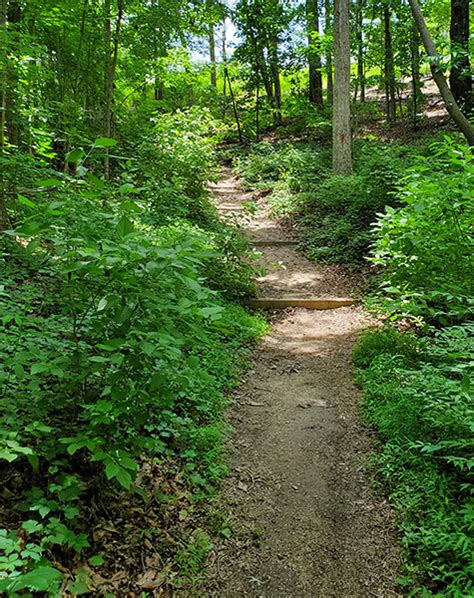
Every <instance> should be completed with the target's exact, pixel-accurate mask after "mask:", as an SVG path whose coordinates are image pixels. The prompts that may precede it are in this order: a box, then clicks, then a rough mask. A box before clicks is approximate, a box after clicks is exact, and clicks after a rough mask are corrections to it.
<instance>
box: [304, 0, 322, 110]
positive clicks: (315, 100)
mask: <svg viewBox="0 0 474 598" xmlns="http://www.w3.org/2000/svg"><path fill="white" fill-rule="evenodd" d="M306 21H307V34H308V66H309V101H310V102H311V103H312V104H315V106H317V107H318V108H322V107H323V77H322V73H321V41H320V39H319V7H318V0H306Z"/></svg>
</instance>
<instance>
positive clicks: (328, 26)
mask: <svg viewBox="0 0 474 598" xmlns="http://www.w3.org/2000/svg"><path fill="white" fill-rule="evenodd" d="M324 12H325V15H324V31H325V33H326V35H328V34H330V33H331V32H332V19H331V0H325V2H324ZM326 78H327V99H328V102H329V103H330V104H332V100H333V93H334V92H333V88H334V85H333V77H332V47H331V44H329V43H328V44H327V50H326Z"/></svg>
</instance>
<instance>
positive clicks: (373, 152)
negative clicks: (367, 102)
mask: <svg viewBox="0 0 474 598" xmlns="http://www.w3.org/2000/svg"><path fill="white" fill-rule="evenodd" d="M421 149H423V148H421ZM416 151H418V148H416V147H413V148H409V147H407V146H403V145H398V144H393V145H386V144H382V143H380V142H375V141H365V140H364V141H361V142H357V143H355V147H354V153H355V168H356V174H354V175H352V176H351V177H333V176H331V154H330V151H329V150H328V148H325V147H324V145H323V146H322V147H321V145H318V146H316V145H315V144H314V143H311V142H306V143H302V142H293V143H290V142H281V143H273V144H271V143H268V142H262V143H260V144H258V145H256V146H253V147H252V148H251V149H250V151H249V152H248V153H246V154H244V155H243V156H241V157H239V158H238V160H237V162H236V170H237V172H238V173H239V174H240V175H241V176H242V177H243V179H244V181H245V182H246V184H247V185H248V186H250V187H251V188H253V189H259V190H262V191H265V192H270V198H269V199H270V202H271V204H272V206H273V211H274V213H275V214H277V215H279V216H281V217H285V218H293V219H295V222H296V225H297V227H298V228H299V230H300V233H301V241H302V243H301V247H302V249H303V250H304V251H305V252H306V253H307V255H308V256H309V257H310V258H311V259H314V260H316V261H321V262H328V263H334V262H339V263H344V264H348V265H352V266H357V265H360V264H363V263H364V261H365V257H366V256H367V253H368V251H369V248H370V245H371V243H372V240H373V231H372V230H371V224H372V223H373V222H374V221H375V220H376V213H377V212H380V211H382V210H383V209H384V208H385V206H386V205H387V204H393V203H395V199H394V197H393V195H392V194H393V192H394V190H395V186H396V184H397V183H398V182H399V181H400V180H401V178H402V177H403V175H404V172H405V168H406V166H407V164H408V163H409V162H410V158H411V156H412V155H413V154H414V153H415V152H416Z"/></svg>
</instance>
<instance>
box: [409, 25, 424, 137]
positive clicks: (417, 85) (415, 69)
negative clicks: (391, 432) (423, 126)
mask: <svg viewBox="0 0 474 598" xmlns="http://www.w3.org/2000/svg"><path fill="white" fill-rule="evenodd" d="M410 41H411V44H410V45H411V85H412V99H413V126H414V127H416V125H417V121H418V111H419V106H420V103H421V101H422V99H423V97H422V93H421V81H420V34H419V33H418V29H417V27H416V23H413V29H412V31H411V40H410Z"/></svg>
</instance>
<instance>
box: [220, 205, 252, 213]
mask: <svg viewBox="0 0 474 598" xmlns="http://www.w3.org/2000/svg"><path fill="white" fill-rule="evenodd" d="M217 209H218V210H219V211H222V212H243V211H244V210H245V206H226V205H220V206H218V207H217Z"/></svg>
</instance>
